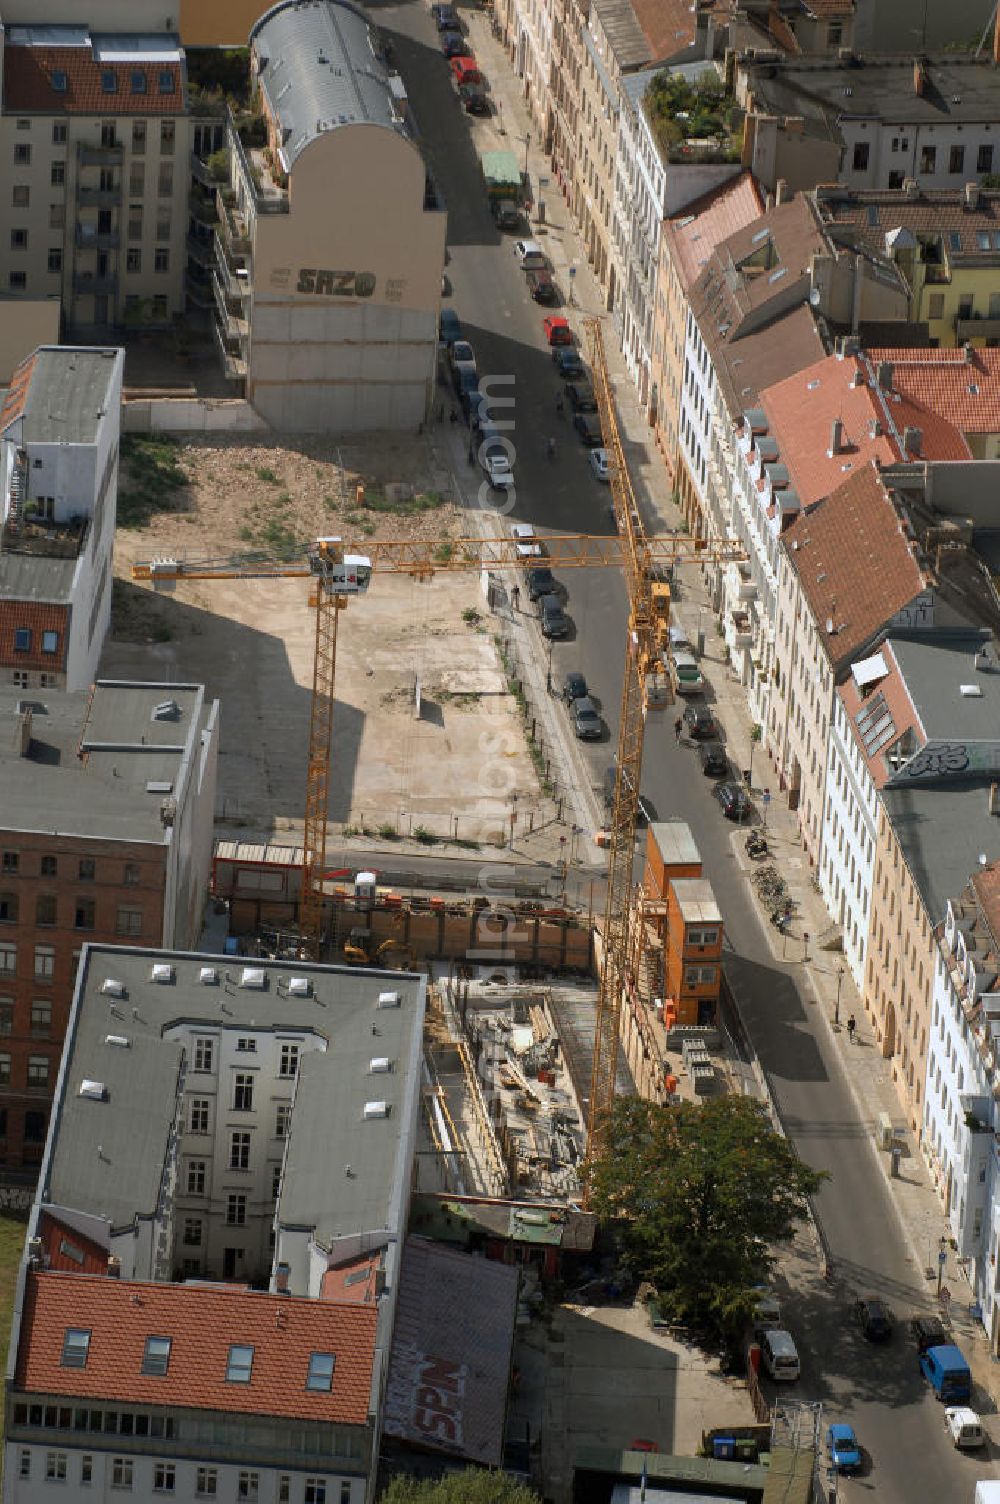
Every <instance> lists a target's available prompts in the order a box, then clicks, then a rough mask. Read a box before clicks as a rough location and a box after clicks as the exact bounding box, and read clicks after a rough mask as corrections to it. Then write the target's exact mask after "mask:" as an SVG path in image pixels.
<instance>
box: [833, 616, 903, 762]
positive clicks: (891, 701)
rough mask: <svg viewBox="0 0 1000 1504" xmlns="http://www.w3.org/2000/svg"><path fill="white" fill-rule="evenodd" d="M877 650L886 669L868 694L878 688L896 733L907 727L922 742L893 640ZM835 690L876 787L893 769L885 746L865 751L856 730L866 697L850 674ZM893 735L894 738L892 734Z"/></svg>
mask: <svg viewBox="0 0 1000 1504" xmlns="http://www.w3.org/2000/svg"><path fill="white" fill-rule="evenodd" d="M879 652H880V653H881V654H882V659H883V662H884V663H885V666H886V669H887V670H888V672H887V673H886V675H885V677H884V678H882V679H879V680H878V681H877V682H876V683H874V684H873V685H872V686H871V694H875V693H876V691H877V692H878V693H879V694H881V695H882V696H884V698H885V703H886V708H887V710H888V711H889V712H890V714H891V715H892V720H893V725H894V726H895V728H896V737H900V736H903V735H905V733H906V732H907V731H916V732H917V733H918V735H919V737H920V742H921V744H922V743H923V742H924V740H925V738H924V736H923V734H922V733H921V731H920V721H919V718H918V716H917V712H916V710H915V709H914V708H913V701H912V700H911V699H910V696H909V694H908V692H907V688H906V682H905V680H904V679H903V676H902V674H901V673H900V672H899V665H898V663H897V662H896V659H895V657H894V656H893V652H892V643H891V642H883V644H882V646H881V647H880V648H879ZM837 693H838V694H839V695H840V698H841V700H842V701H843V705H844V709H845V710H846V711H847V718H848V720H849V721H850V723H851V732H852V735H853V737H854V740H855V743H856V744H857V748H858V755H859V756H860V757H861V758H862V759H863V760H864V763H865V766H866V767H867V769H868V771H869V773H870V774H871V778H872V782H873V783H874V785H875V787H876V788H877V789H880V788H882V787H883V785H884V784H886V783H888V781H889V779H890V777H891V776H892V769H891V768H890V767H889V765H888V763H887V762H886V760H885V750H886V749H885V748H884V747H882V748H880V749H879V750H878V751H877V752H872V753H869V752H868V751H866V749H865V744H864V741H863V739H862V737H861V734H860V732H859V731H858V728H857V716H858V714H859V712H860V711H861V710H862V708H863V707H864V705H865V698H864V696H863V695H862V694H861V692H860V690H859V689H858V686H857V684H856V683H855V682H854V678H853V676H849V677H848V678H847V679H846V680H845V681H844V683H843V684H841V685H840V686H839V687H838V689H837ZM893 739H894V740H895V737H894V738H893Z"/></svg>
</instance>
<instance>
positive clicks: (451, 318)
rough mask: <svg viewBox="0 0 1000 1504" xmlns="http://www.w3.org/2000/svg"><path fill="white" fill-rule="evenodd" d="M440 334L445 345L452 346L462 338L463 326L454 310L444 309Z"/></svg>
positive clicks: (439, 327) (439, 329) (439, 328)
mask: <svg viewBox="0 0 1000 1504" xmlns="http://www.w3.org/2000/svg"><path fill="white" fill-rule="evenodd" d="M438 332H439V337H440V340H441V343H442V344H443V345H448V346H451V345H453V344H454V343H455V341H456V340H457V339H461V338H462V324H461V321H460V319H459V317H458V314H457V313H456V312H455V310H454V308H442V310H441V322H440V324H439V326H438Z"/></svg>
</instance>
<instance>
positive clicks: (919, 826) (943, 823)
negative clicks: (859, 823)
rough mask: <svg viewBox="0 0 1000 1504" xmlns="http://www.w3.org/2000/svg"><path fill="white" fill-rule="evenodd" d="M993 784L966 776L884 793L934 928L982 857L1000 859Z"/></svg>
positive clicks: (908, 864) (892, 789) (890, 815)
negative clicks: (991, 803) (992, 812)
mask: <svg viewBox="0 0 1000 1504" xmlns="http://www.w3.org/2000/svg"><path fill="white" fill-rule="evenodd" d="M989 795H990V780H989V779H988V778H968V779H962V780H959V781H956V782H948V783H945V784H916V785H910V786H909V787H900V788H893V787H889V786H886V787H885V788H884V789H883V790H882V802H883V805H884V807H885V811H886V814H887V815H888V817H889V819H890V820H891V821H892V826H893V829H894V830H895V832H896V835H897V837H898V839H899V843H900V846H901V847H902V849H903V854H904V855H905V857H906V863H907V866H908V867H909V869H910V871H911V873H912V874H913V881H914V882H915V883H916V885H917V887H918V888H919V889H920V892H921V895H922V897H923V900H924V903H925V905H926V908H927V913H928V917H929V918H930V921H931V923H932V924H938V923H940V921H941V920H942V919H943V918H944V917H945V912H946V910H947V905H948V900H949V899H950V898H954V897H955V895H956V894H957V893H961V891H962V889H963V888H964V887H965V885H966V883H967V882H968V881H969V878H970V877H971V876H972V874H973V873H974V872H976V871H977V870H978V868H979V858H980V856H981V855H983V856H985V857H986V859H987V861H990V862H994V861H996V860H997V859H998V858H1000V820H997V819H996V818H992V819H991V818H990V815H989Z"/></svg>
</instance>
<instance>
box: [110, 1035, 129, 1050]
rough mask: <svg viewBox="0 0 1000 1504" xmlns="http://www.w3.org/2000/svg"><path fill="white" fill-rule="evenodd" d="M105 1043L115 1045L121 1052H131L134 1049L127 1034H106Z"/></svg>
mask: <svg viewBox="0 0 1000 1504" xmlns="http://www.w3.org/2000/svg"><path fill="white" fill-rule="evenodd" d="M104 1043H105V1044H113V1045H115V1046H116V1048H117V1049H119V1050H130V1049H131V1048H132V1041H131V1039H129V1037H128V1035H127V1034H105V1036H104Z"/></svg>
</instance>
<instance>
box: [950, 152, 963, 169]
mask: <svg viewBox="0 0 1000 1504" xmlns="http://www.w3.org/2000/svg"><path fill="white" fill-rule="evenodd" d="M948 171H949V172H964V171H965V147H964V146H953V147H952V148H951V150H950V151H949V153H948Z"/></svg>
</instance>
